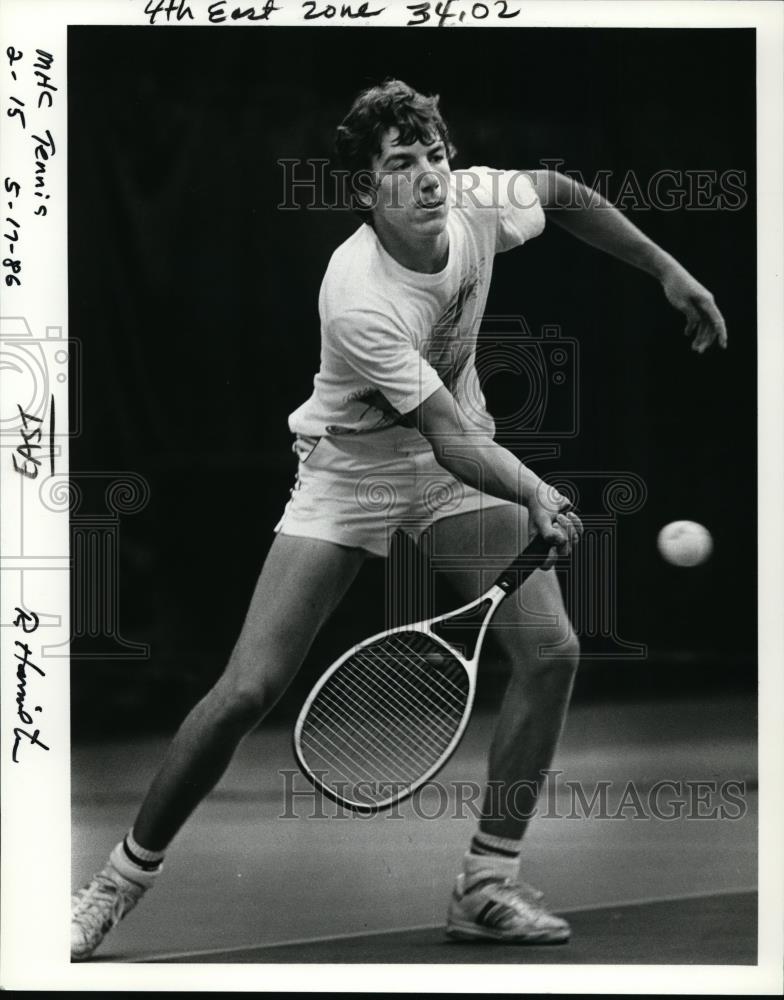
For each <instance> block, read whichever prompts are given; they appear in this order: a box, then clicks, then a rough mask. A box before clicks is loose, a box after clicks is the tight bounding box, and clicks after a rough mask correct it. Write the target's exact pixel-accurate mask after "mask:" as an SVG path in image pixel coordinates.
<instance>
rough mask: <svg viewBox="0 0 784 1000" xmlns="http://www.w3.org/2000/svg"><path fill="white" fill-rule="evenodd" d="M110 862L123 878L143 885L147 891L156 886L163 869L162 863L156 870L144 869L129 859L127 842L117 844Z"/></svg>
mask: <svg viewBox="0 0 784 1000" xmlns="http://www.w3.org/2000/svg"><path fill="white" fill-rule="evenodd" d="M109 861H110V862H111V864H112V865H113V866H114V868H116V870H117V871H118V872H119V873H120V875H122V877H123V878H125V879H128V881H129V882H135V883H136V885H142V886H144V887H145V889H149V888H151V887H152V886H153V885H154V884H155V880H156V879H157V877H158V875H159V874H160V871H161V868H162V867H163V863H162V862H159V863H158V864H157V866H156V867H155V868H144V867H142V865H140V864H138V863H137V862H135V861H134V860H133V859H132V858H131V857H129V855H128V850H127V847H126V843H125V840H121V841H120V843H119V844H115V846H114V848H113V850H112V853H111V854H110V855H109Z"/></svg>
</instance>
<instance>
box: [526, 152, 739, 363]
mask: <svg viewBox="0 0 784 1000" xmlns="http://www.w3.org/2000/svg"><path fill="white" fill-rule="evenodd" d="M530 176H531V179H532V181H533V184H534V187H535V189H536V193H537V195H538V196H539V200H540V202H541V204H542V206H543V208H544V209H545V210H546V211H547V216H548V218H549V219H550V220H551V221H552V222H555V223H556V224H557V225H559V226H561V227H562V228H563V229H566V230H567V231H568V232H570V233H572V234H573V235H574V236H577V237H578V238H579V239H581V240H584V241H585V242H586V243H589V244H590V245H591V246H594V247H598V249H600V250H604V251H605V252H606V253H609V254H612V255H613V256H614V257H617V258H618V259H619V260H623V261H625V262H626V263H627V264H632V265H633V266H634V267H639V268H640V269H641V270H643V271H646V272H647V273H648V274H650V275H651V276H652V277H654V278H656V279H657V280H658V281H660V282H661V285H662V288H663V290H664V294H665V295H666V296H667V299H668V301H669V302H670V304H671V305H673V306H674V307H675V308H676V309H679V310H680V311H681V312H682V313H683V314H684V315H685V316H686V330H685V333H686V336H692V335H693V336H694V340H693V341H692V349H693V350H695V351H698V352H699V353H700V354H701V353H702V352H703V351H704V350H705V349H706V348H708V347H710V345H711V344H712V343H713V342H714V341H716V340H717V341H718V342H719V345H720V346H721V347H726V346H727V328H726V326H725V324H724V319H723V317H722V315H721V313H720V312H719V310H718V308H717V307H716V303H715V302H714V299H713V296H712V295H711V293H710V292H709V291H708V289H707V288H705V287H704V286H703V285H701V284H700V283H699V281H697V279H696V278H693V277H692V275H691V274H689V272H688V271H687V270H686V268H685V267H683V266H682V265H681V264H679V263H678V261H677V260H675V258H674V257H672V256H671V255H670V254H668V253H667V252H666V251H665V250H662V248H661V247H660V246H657V244H656V243H654V242H653V240H651V239H649V238H648V237H647V236H646V235H645V233H643V232H642V231H641V230H639V229H638V228H637V227H636V226H635V225H634V223H632V222H630V221H629V220H628V219H627V218H626V216H624V215H623V214H622V213H621V212H619V211H618V209H617V208H615V207H614V206H613V205H611V204H610V202H609V201H607V200H606V199H605V198H603V197H602V196H601V195H600V194H599V193H598V192H597V191H591V190H590V189H589V188H587V187H586V186H585V185H584V184H579V183H578V182H576V181H573V180H571V178H569V177H566V176H565V175H564V174H559V173H558V172H557V171H555V170H533V171H531V174H530Z"/></svg>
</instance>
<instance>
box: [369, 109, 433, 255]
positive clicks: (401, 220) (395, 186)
mask: <svg viewBox="0 0 784 1000" xmlns="http://www.w3.org/2000/svg"><path fill="white" fill-rule="evenodd" d="M399 138H400V133H399V130H398V129H397V128H391V129H389V130H388V131H387V132H386V134H385V135H384V138H383V140H382V143H381V152H380V153H379V155H378V156H376V157H374V159H373V164H372V168H373V170H374V171H377V172H378V174H379V177H378V186H377V188H376V191H375V202H374V207H373V221H374V223H375V226H376V229H377V230H378V231H383V230H384V229H387V230H389V229H392V230H394V231H395V233H396V234H397V235H398V236H399V237H400V238H401V239H404V240H411V239H415V240H416V239H417V238H421V237H429V238H432V237H434V236H438V235H440V234H441V233H442V232H443V231H444V229H445V227H446V219H447V215H448V213H449V197H448V196H449V178H450V176H451V171H450V169H449V160H448V159H447V154H446V149H445V147H444V143H443V142H442V141H441V140H440V139H439V138H438V137H437V136H436V137H434V140H433V142H428V143H422V142H415V143H413V145H410V146H404V145H402V144H400V143H399Z"/></svg>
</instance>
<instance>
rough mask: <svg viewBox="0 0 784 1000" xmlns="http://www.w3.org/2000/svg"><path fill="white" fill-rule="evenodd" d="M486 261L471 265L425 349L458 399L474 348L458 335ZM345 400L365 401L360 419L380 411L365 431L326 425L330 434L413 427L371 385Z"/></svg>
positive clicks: (435, 324) (426, 341)
mask: <svg viewBox="0 0 784 1000" xmlns="http://www.w3.org/2000/svg"><path fill="white" fill-rule="evenodd" d="M483 263H484V260H480V261H479V266H473V267H471V268H470V270H469V271H468V272H467V273H466V274H465V275H464V276H463V278H462V279H461V281H460V287H459V288H458V290H457V291H456V292H455V294H454V295H453V296H452V298H451V299H450V300H449V302H448V303H447V305H446V306H445V308H444V309H443V310H442V312H441V315H440V316H439V317H438V319H437V320H436V322H435V323H434V324H433V327H432V329H431V331H430V333H429V335H428V337H427V338H426V340H425V349H424V350H423V352H422V355H423V357H424V358H425V360H426V361H427V362H428V363H429V364H430V365H432V366H433V368H435V370H436V372H438V376H439V378H440V379H441V381H442V382H443V383H444V385H445V386H446V388H447V389H448V390H449V391H450V392H451V393H452V394H453V395H454V396H455V397H456V398H459V396H458V393H457V392H456V387H457V384H458V380H459V378H460V375H461V374H462V372H463V371H464V369H465V367H466V365H467V364H468V363H469V361H470V360H471V355H472V353H473V348H474V340H473V338H461V337H460V336H459V332H460V322H461V320H462V319H463V316H464V315H465V314H466V307H467V306H468V305H469V303H470V302H471V301H472V300H473V299H474V298H475V296H476V292H477V286H478V284H479V267H481V265H482V264H483ZM473 319H474V317H471V318H470V321H469V323H468V326H467V331H470V329H471V325H472V323H473ZM345 401H346V402H347V403H349V402H356V403H364V404H365V405H366V406H367V410H365V412H364V413H363V414H362V417H361V418H360V419H363V418H364V417H365V415H366V414H367V412H368V410H375V411H377V413H378V417H377V419H376V420H375V421H374V422H373V424H372V425H371V426H369V427H368V428H367V429H363V430H362V431H360V430H357V429H354V428H349V427H340V426H337V425H334V424H332V425H330V426H329V427H327V432H328V433H329V434H363V433H368V432H370V431H380V430H384V429H385V428H387V427H393V426H395V425H402V426H404V427H411V426H412V424H411V420H410V418H409V417H408V415H406V414H401V413H399V412H398V411H397V410H396V409H395V407H394V406H392V404H391V403H390V402H389V401H388V400H387V398H386V397H385V396H384V394H383V392H381V391H380V390H379V389H373V388H372V387H368V388H367V389H359V390H358V391H357V392H354V393H351V395H350V396H348V397H347V398H346V400H345Z"/></svg>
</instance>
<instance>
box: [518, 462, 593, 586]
mask: <svg viewBox="0 0 784 1000" xmlns="http://www.w3.org/2000/svg"><path fill="white" fill-rule="evenodd" d="M527 506H528V518H529V533H531V534H532V533H533V532H534V531H536V533H537V534H539V535H541V536H542V538H544V539H545V541H548V542H550V543H551V546H552V547H551V549H550V554H549V556H548V557H547V560H546V562H545V563H544V565H543V566H542V569H549V568H550V567H551V566H552V565H553V564H554V563H555V561H556V559H557V558H559V557H561V556H568V555H570V554H571V551H572V547H573V546H575V545H578V544H579V542H580V538H581V537H582V534H583V525H582V521H581V520H580V518H579V517H578V516H577V515H576V514H575V513H574V511H573V510H572V509H571V507H572V505H571V503H570V501H569V500H567V499H566V497H564V496H562V495H561V494H560V493H559V492H558V490H556V489H555V487H553V486H548V484H547V483H545V482H544V481H541V480H540V482H539V485H538V487H537V488H536V490H535V491H534V494H533V496H532V497H531V499H530V500H529V502H528V504H527Z"/></svg>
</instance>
